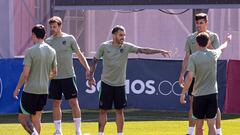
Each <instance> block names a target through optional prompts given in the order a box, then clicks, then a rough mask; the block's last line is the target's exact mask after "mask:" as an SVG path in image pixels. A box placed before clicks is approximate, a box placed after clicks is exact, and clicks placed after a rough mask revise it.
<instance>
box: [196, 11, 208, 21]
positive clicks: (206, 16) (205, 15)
mask: <svg viewBox="0 0 240 135" xmlns="http://www.w3.org/2000/svg"><path fill="white" fill-rule="evenodd" d="M200 19H204V20H205V21H207V20H208V15H207V14H206V13H198V14H196V15H195V21H198V20H200Z"/></svg>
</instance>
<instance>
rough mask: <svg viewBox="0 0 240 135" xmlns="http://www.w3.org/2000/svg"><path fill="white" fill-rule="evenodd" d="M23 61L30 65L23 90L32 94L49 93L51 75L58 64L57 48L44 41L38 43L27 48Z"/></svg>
mask: <svg viewBox="0 0 240 135" xmlns="http://www.w3.org/2000/svg"><path fill="white" fill-rule="evenodd" d="M23 63H24V65H28V66H29V67H30V73H29V77H28V80H26V82H25V85H24V90H23V91H25V92H27V93H32V94H48V85H49V75H50V72H51V70H52V69H53V68H55V67H56V66H57V61H56V52H55V50H54V49H53V48H52V47H51V46H49V45H48V44H46V43H44V42H43V43H37V44H35V45H34V46H33V47H31V48H29V49H28V50H27V52H26V55H25V57H24V62H23Z"/></svg>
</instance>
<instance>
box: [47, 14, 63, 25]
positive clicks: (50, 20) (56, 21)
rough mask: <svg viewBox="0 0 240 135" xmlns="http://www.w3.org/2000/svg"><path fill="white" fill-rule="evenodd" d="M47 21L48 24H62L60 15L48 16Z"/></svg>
mask: <svg viewBox="0 0 240 135" xmlns="http://www.w3.org/2000/svg"><path fill="white" fill-rule="evenodd" d="M48 23H49V24H53V23H57V24H58V26H60V25H62V19H61V18H60V17H58V16H53V17H52V18H50V19H49V20H48Z"/></svg>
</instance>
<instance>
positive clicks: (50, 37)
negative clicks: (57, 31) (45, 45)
mask: <svg viewBox="0 0 240 135" xmlns="http://www.w3.org/2000/svg"><path fill="white" fill-rule="evenodd" d="M51 40H53V36H52V35H51V36H49V37H48V38H46V39H45V42H49V41H51Z"/></svg>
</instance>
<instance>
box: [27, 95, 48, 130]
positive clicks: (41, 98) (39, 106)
mask: <svg viewBox="0 0 240 135" xmlns="http://www.w3.org/2000/svg"><path fill="white" fill-rule="evenodd" d="M34 96H35V99H36V104H35V107H34V114H32V115H31V120H32V123H33V126H34V127H35V129H36V130H37V132H38V134H40V132H41V118H42V110H43V107H44V106H45V105H46V103H47V96H48V95H47V94H34Z"/></svg>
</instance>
